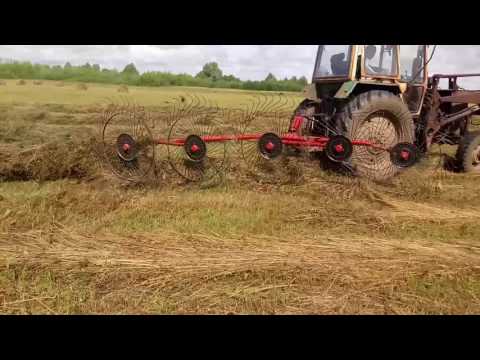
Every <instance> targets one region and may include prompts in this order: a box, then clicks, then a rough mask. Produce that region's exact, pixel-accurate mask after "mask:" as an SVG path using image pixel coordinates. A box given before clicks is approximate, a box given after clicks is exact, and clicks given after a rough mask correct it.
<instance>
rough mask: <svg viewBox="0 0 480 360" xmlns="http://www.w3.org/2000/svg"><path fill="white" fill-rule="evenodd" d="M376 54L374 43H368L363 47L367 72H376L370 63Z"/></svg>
mask: <svg viewBox="0 0 480 360" xmlns="http://www.w3.org/2000/svg"><path fill="white" fill-rule="evenodd" d="M376 54H377V47H376V46H375V45H368V46H366V47H365V70H367V73H369V74H376V73H377V72H378V71H376V70H375V69H374V68H373V67H372V66H371V65H370V63H371V61H372V60H373V58H374V57H375V55H376Z"/></svg>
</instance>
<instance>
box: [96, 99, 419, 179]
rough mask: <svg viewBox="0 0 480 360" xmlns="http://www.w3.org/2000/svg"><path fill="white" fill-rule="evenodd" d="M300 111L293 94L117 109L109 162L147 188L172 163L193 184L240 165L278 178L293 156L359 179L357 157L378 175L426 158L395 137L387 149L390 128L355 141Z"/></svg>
mask: <svg viewBox="0 0 480 360" xmlns="http://www.w3.org/2000/svg"><path fill="white" fill-rule="evenodd" d="M295 105H296V104H295V98H293V97H290V96H280V95H276V96H258V97H255V98H253V99H252V101H250V102H249V103H248V104H245V105H244V106H241V107H240V108H238V109H233V110H227V109H223V108H221V107H219V106H217V105H216V104H214V103H213V102H211V101H209V100H208V99H206V98H201V97H198V96H182V97H179V98H178V99H175V101H173V103H172V105H171V106H170V109H169V110H168V111H165V112H164V113H162V114H161V115H159V116H157V117H156V118H153V117H152V116H151V115H150V114H148V113H147V112H146V111H145V109H144V108H143V107H141V106H138V105H135V104H130V103H123V104H120V105H118V104H111V105H109V106H107V108H106V109H105V111H104V112H103V115H102V122H101V138H102V141H101V143H102V145H103V160H104V163H105V164H106V165H107V166H108V168H109V169H110V170H111V171H113V173H114V174H115V175H117V176H118V177H120V178H122V179H125V180H128V181H132V182H141V181H142V180H144V179H145V178H146V177H148V176H149V175H150V174H152V173H155V174H157V175H158V174H159V173H165V170H166V169H165V168H164V165H165V164H166V163H169V165H170V167H171V168H172V169H173V170H174V171H175V173H177V174H178V175H180V176H181V177H183V178H185V179H186V180H189V181H201V180H205V179H206V178H212V177H215V176H221V175H222V174H224V173H225V172H226V171H227V170H228V168H229V165H228V164H229V163H231V162H233V163H237V162H238V160H241V161H242V163H243V164H245V165H246V167H247V168H248V169H250V170H253V171H255V172H257V173H260V174H261V173H264V174H266V173H268V174H270V175H271V174H275V173H276V171H279V170H281V169H282V168H283V167H284V166H285V163H284V162H283V161H282V159H286V158H290V157H291V158H293V159H296V160H297V161H298V163H299V164H300V163H302V164H304V163H305V161H304V160H310V161H314V160H315V161H316V160H318V161H320V162H324V163H325V162H327V163H328V164H330V166H331V168H336V169H337V170H338V169H343V170H347V172H349V173H352V174H354V173H355V168H354V167H353V166H352V165H351V164H350V161H351V159H352V157H353V156H355V157H356V158H357V161H356V167H358V166H359V164H360V165H362V162H364V164H363V165H364V167H366V168H368V167H369V168H370V170H371V172H372V174H373V173H374V172H378V171H385V165H383V168H382V166H381V164H384V163H386V164H387V167H388V168H393V169H394V170H395V171H392V173H394V172H396V171H397V170H401V169H404V168H407V167H410V166H412V165H413V164H414V163H415V161H416V159H417V157H418V155H417V150H416V147H415V146H414V145H413V143H409V142H399V141H398V139H397V138H396V137H395V136H394V137H393V138H392V139H390V141H389V142H388V143H386V142H385V141H384V140H385V139H382V138H381V137H380V136H377V135H378V134H377V133H376V132H378V131H379V130H380V127H381V126H383V127H385V125H384V124H383V125H382V124H380V125H376V126H370V127H367V128H365V129H363V132H361V135H362V137H355V138H348V137H347V136H344V135H341V134H339V133H338V132H337V131H335V130H334V129H333V128H332V127H331V126H330V125H328V124H325V123H322V122H318V121H317V120H315V118H314V117H308V116H305V115H298V114H296V115H293V116H292V110H293V109H294V108H295ZM376 116H377V117H378V116H381V114H376ZM307 122H310V123H312V122H314V125H315V126H316V127H323V130H324V131H323V132H324V134H325V135H322V136H312V135H304V134H302V133H301V131H300V130H301V128H302V127H304V126H305V123H307ZM309 126H311V125H309ZM165 155H166V159H164V160H165V161H162V160H161V159H162V158H165ZM227 159H230V160H232V161H227ZM154 170H155V171H154ZM368 174H369V173H365V172H364V173H363V174H362V175H366V176H368Z"/></svg>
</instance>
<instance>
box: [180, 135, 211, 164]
mask: <svg viewBox="0 0 480 360" xmlns="http://www.w3.org/2000/svg"><path fill="white" fill-rule="evenodd" d="M183 148H184V150H185V152H186V153H187V156H188V158H189V159H190V160H192V161H194V162H200V161H202V160H203V159H204V158H205V156H206V155H207V145H206V144H205V142H204V141H203V140H202V138H201V137H200V136H197V135H190V136H188V137H187V139H186V140H185V144H184V147H183Z"/></svg>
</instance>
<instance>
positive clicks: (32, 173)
mask: <svg viewBox="0 0 480 360" xmlns="http://www.w3.org/2000/svg"><path fill="white" fill-rule="evenodd" d="M97 149H98V144H97V143H96V141H95V140H93V139H92V140H90V141H83V142H78V143H77V142H65V143H51V144H46V145H41V146H37V147H35V148H32V149H29V150H27V151H22V152H18V153H17V154H14V155H12V154H10V156H9V157H8V158H6V159H5V160H4V161H2V162H1V163H0V181H31V180H34V181H52V180H60V179H89V178H93V177H95V176H96V174H97V172H98V163H97V157H96V151H97Z"/></svg>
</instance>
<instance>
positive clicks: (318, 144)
mask: <svg viewBox="0 0 480 360" xmlns="http://www.w3.org/2000/svg"><path fill="white" fill-rule="evenodd" d="M262 135H263V134H245V135H208V136H203V137H201V139H202V140H203V141H204V142H205V143H211V142H226V141H258V140H260V138H261V137H262ZM280 139H282V143H283V144H284V145H293V146H301V147H309V148H320V149H323V148H325V146H326V145H327V143H328V141H329V140H330V138H328V137H326V136H318V137H303V136H299V135H296V134H287V135H283V136H280ZM185 140H186V139H173V140H171V141H168V140H165V139H157V141H156V143H157V144H159V145H171V146H183V145H184V144H185ZM352 145H354V146H368V147H372V148H374V149H378V150H387V149H386V148H385V147H382V146H380V145H376V144H373V143H371V142H370V141H367V140H353V141H352Z"/></svg>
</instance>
